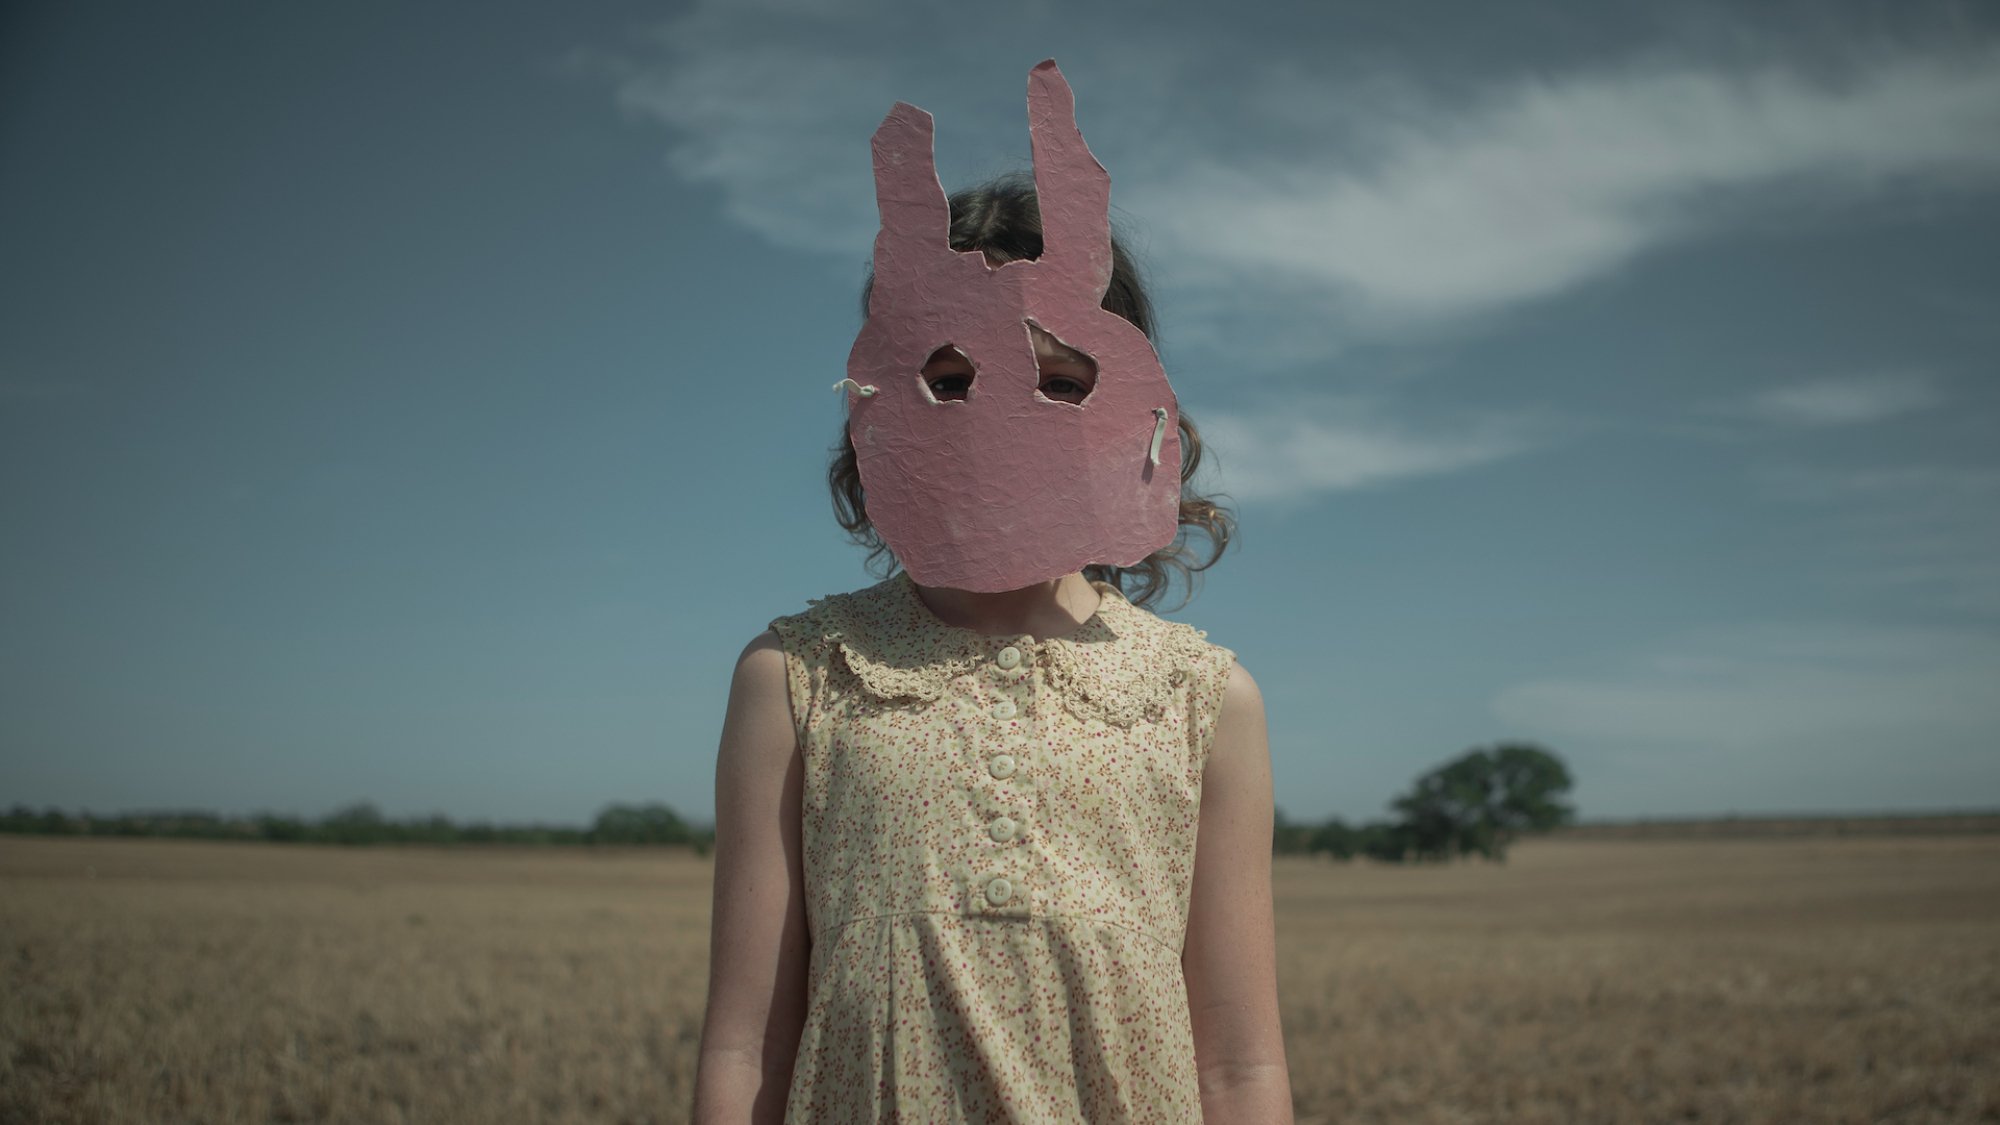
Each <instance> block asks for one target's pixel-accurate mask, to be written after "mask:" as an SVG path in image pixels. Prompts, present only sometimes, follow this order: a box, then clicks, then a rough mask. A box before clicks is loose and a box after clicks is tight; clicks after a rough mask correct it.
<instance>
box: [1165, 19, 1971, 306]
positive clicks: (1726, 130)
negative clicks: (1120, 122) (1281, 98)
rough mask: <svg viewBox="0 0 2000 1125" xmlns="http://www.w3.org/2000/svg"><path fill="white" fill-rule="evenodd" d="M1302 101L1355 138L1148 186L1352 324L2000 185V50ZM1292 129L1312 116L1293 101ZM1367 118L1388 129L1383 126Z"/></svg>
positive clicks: (1174, 225)
mask: <svg viewBox="0 0 2000 1125" xmlns="http://www.w3.org/2000/svg"><path fill="white" fill-rule="evenodd" d="M1284 95H1285V97H1286V98H1287V99H1290V100H1292V101H1294V102H1302V103H1306V104H1307V105H1308V106H1311V105H1317V106H1322V107H1324V110H1325V112H1326V114H1327V116H1328V119H1329V120H1333V119H1337V120H1339V121H1340V122H1342V123H1343V124H1344V125H1349V126H1354V124H1355V123H1356V122H1360V123H1361V124H1359V125H1358V126H1357V127H1358V128H1359V130H1360V132H1359V134H1358V135H1357V136H1355V137H1351V138H1346V139H1345V140H1344V142H1343V143H1340V144H1328V145H1325V146H1300V147H1299V148H1297V149H1295V150H1292V151H1287V152H1276V151H1274V152H1270V153H1266V154H1263V155H1261V156H1258V157H1255V158H1253V159H1251V160H1249V161H1247V162H1239V163H1236V164H1233V165H1224V164H1222V163H1220V162H1218V161H1216V160H1214V159H1213V158H1212V157H1209V156H1207V155H1206V154H1203V153H1200V152H1199V151H1190V152H1189V153H1188V154H1187V157H1188V167H1189V171H1188V172H1187V174H1186V175H1185V176H1184V177H1182V178H1181V179H1179V180H1177V181H1174V182H1169V183H1164V184H1159V185H1155V186H1152V187H1151V188H1150V189H1149V190H1147V191H1146V196H1147V204H1148V205H1147V207H1146V211H1147V213H1148V214H1150V215H1153V216H1155V221H1156V222H1158V223H1161V224H1163V225H1164V226H1165V228H1166V229H1167V230H1169V231H1170V232H1171V235H1172V239H1173V242H1174V244H1175V246H1176V248H1177V249H1178V250H1179V251H1182V252H1186V253H1192V254H1196V255H1199V256H1201V257H1202V258H1204V259H1206V260H1209V261H1211V262H1213V263H1215V264H1217V265H1218V266H1221V267H1226V268H1228V269H1229V270H1230V272H1231V275H1232V277H1236V278H1248V279H1251V280H1253V281H1254V279H1256V278H1258V277H1260V276H1268V275H1272V274H1276V275H1278V276H1279V277H1282V278H1285V279H1287V280H1290V281H1294V282H1297V281H1303V282H1307V283H1315V284H1318V285H1320V286H1321V287H1323V288H1324V290H1325V291H1326V292H1327V293H1328V295H1329V296H1330V297H1332V298H1335V299H1337V300H1338V301H1339V302H1341V304H1342V305H1343V306H1344V307H1346V308H1347V310H1348V311H1349V312H1350V313H1351V314H1353V315H1355V316H1356V317H1358V318H1359V319H1358V321H1357V326H1366V325H1372V326H1374V327H1376V328H1394V327H1400V326H1406V325H1408V324H1410V323H1411V322H1416V323H1428V322H1433V321H1437V320H1441V319H1450V318H1454V317H1461V316H1468V315H1472V314H1476V313H1480V312H1484V311H1487V310H1489V309H1493V308H1497V307H1501V306H1505V305H1508V304H1511V303H1514V302H1518V301H1523V300H1528V299H1532V298H1537V297H1542V296H1545V295H1548V294H1553V293H1557V292H1561V291H1564V290H1567V289H1571V288H1574V287H1576V286H1579V285H1581V284H1583V283H1585V282H1586V281H1588V280H1589V279H1591V278H1593V277H1598V276H1601V275H1603V274H1605V273H1607V272H1609V271H1611V270H1613V269H1615V268H1617V267H1618V266H1620V265H1622V264H1624V263H1625V262H1627V261H1628V260H1629V259H1631V258H1632V257H1633V256H1635V255H1637V254H1639V253H1640V252H1642V251H1644V250H1647V249H1649V248H1652V247H1655V246H1658V245H1661V244H1663V243H1667V242H1669V241H1672V240H1676V239H1683V238H1688V237H1692V236H1696V235H1699V234H1702V233H1705V232H1707V231H1710V230H1714V229H1717V228H1719V227H1722V226H1725V225H1727V224H1728V223H1730V222H1732V221H1734V219H1735V218H1737V217H1738V213H1739V211H1740V209H1741V208H1742V207H1743V206H1744V204H1745V202H1746V200H1745V199H1744V194H1745V193H1747V192H1749V191H1752V190H1755V189H1768V190H1770V191H1773V192H1781V193H1782V196H1783V197H1784V198H1786V199H1797V198H1799V197H1800V196H1801V195H1802V194H1803V195H1804V196H1805V197H1807V198H1815V197H1818V198H1824V197H1825V196H1826V195H1827V193H1830V192H1846V193H1856V192H1864V191H1867V190H1869V189H1874V188H1881V187H1886V186H1889V185H1890V184H1892V183H1894V182H1897V181H1900V180H1908V179H1911V178H1915V177H1925V176H1929V177H1936V178H1938V179H1940V180H1945V181H1949V180H1951V179H1952V178H1954V177H1966V178H1974V179H1980V180H1989V179H1991V178H1992V177H1994V176H1996V175H2000V52H1995V51H1992V50H1987V51H1983V52H1979V53H1977V54H1975V55H1973V56H1971V57H1969V58H1965V59H1951V58H1943V57H1932V56H1922V55H1905V56H1887V57H1883V58H1881V59H1878V60H1877V61H1876V62H1875V63H1874V64H1873V65H1872V66H1870V67H1868V68H1866V69H1863V70H1860V71H1858V72H1857V73H1856V74H1855V75H1854V76H1853V77H1852V79H1851V80H1850V81H1848V82H1845V83H1842V84H1838V85H1836V84H1833V83H1828V82H1822V81H1816V80H1813V79H1809V78H1807V77H1805V76H1803V75H1801V74H1797V73H1794V72H1791V71H1789V70H1785V69H1781V68H1775V67H1774V68H1769V69H1764V70H1758V71H1751V72H1745V73H1732V72H1722V71H1715V72H1711V71H1703V70H1699V69H1680V70H1657V69H1649V68H1636V69H1605V70H1600V71H1597V72H1591V73H1573V74H1569V75H1562V76H1555V77H1543V76H1539V75H1537V76H1530V77H1525V78H1520V79H1515V80H1512V81H1507V82H1501V83H1497V84H1494V85H1492V86H1491V87H1489V88H1487V89H1484V90H1482V91H1480V92H1479V93H1478V94H1477V95H1476V96H1475V97H1474V98H1472V99H1471V100H1470V102H1469V104H1468V105H1467V106H1465V107H1447V106H1437V105H1434V104H1432V103H1430V102H1428V101H1427V100H1425V99H1423V98H1422V97H1420V96H1418V95H1414V94H1408V93H1405V94H1400V95H1398V94H1383V93H1381V92H1379V91H1372V92H1371V94H1370V96H1372V97H1373V98H1374V100H1375V104H1374V105H1371V106H1366V107H1357V106H1356V105H1354V104H1352V98H1353V95H1354V92H1353V91H1350V90H1346V89H1343V88H1342V87H1341V86H1340V85H1339V84H1338V83H1336V82H1332V81H1326V82H1311V81H1307V82H1295V83H1292V84H1291V85H1290V86H1288V88H1287V89H1286V90H1285V92H1284ZM1291 112H1292V113H1293V114H1294V115H1295V116H1297V117H1301V118H1303V117H1306V116H1309V112H1308V110H1306V109H1301V108H1298V107H1297V106H1295V107H1294V108H1293V109H1292V111H1291ZM1371 122H1372V123H1371Z"/></svg>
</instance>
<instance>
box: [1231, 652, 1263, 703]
mask: <svg viewBox="0 0 2000 1125" xmlns="http://www.w3.org/2000/svg"><path fill="white" fill-rule="evenodd" d="M1222 710H1223V713H1224V714H1225V715H1226V714H1228V713H1229V712H1230V711H1232V710H1234V711H1239V712H1240V711H1257V712H1259V713H1261V712H1262V711H1263V710H1264V693H1263V692H1262V691H1260V690H1258V688H1257V681H1256V680H1255V679H1253V678H1251V675H1250V669H1248V668H1245V667H1244V666H1243V664H1242V662H1241V661H1237V662H1235V663H1232V664H1231V665H1230V666H1229V682H1228V683H1227V684H1225V685H1223V688H1222Z"/></svg>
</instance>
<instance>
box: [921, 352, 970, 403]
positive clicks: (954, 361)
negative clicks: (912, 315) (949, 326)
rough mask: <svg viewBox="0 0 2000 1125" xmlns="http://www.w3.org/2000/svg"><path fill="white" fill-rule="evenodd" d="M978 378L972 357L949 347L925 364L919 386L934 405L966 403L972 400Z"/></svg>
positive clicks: (935, 353) (933, 353) (933, 355)
mask: <svg viewBox="0 0 2000 1125" xmlns="http://www.w3.org/2000/svg"><path fill="white" fill-rule="evenodd" d="M978 375H979V372H978V371H977V370H976V369H974V368H973V366H972V360H971V358H970V357H968V356H967V355H966V354H965V353H964V352H962V351H959V350H958V349H957V348H955V347H953V346H952V345H950V344H946V345H945V346H944V347H941V348H939V349H938V350H936V351H934V352H932V353H931V357H930V359H928V360H925V361H924V369H923V370H922V371H921V372H919V373H918V376H917V382H918V383H919V384H920V385H922V387H923V388H924V393H925V394H926V395H928V396H930V400H931V401H932V402H964V401H965V400H966V399H967V398H969V397H970V396H971V394H972V381H973V380H974V379H975V378H977V377H978Z"/></svg>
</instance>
